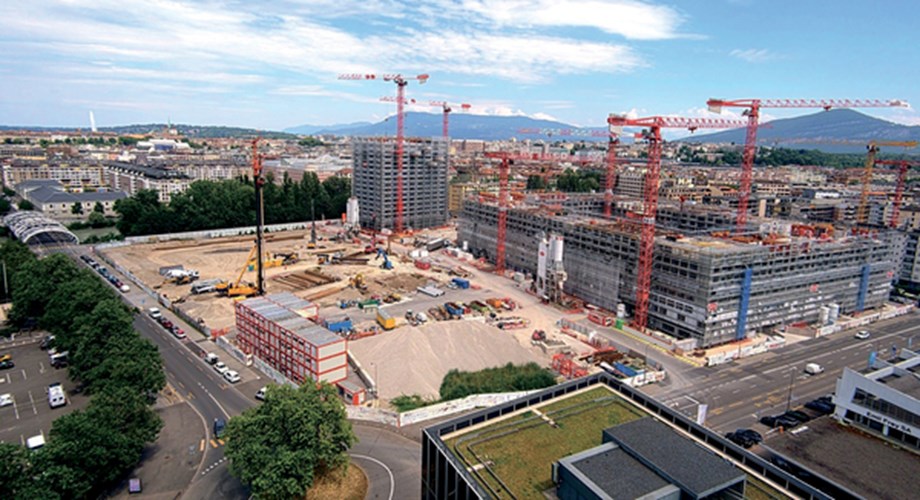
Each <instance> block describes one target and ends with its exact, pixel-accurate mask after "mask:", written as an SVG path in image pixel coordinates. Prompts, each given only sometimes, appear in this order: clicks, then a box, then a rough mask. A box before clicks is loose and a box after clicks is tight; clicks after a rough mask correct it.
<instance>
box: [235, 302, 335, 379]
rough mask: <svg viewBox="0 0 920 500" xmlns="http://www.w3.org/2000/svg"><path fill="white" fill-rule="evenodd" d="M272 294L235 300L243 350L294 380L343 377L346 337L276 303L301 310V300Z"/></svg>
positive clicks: (238, 337)
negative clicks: (277, 297) (291, 299)
mask: <svg viewBox="0 0 920 500" xmlns="http://www.w3.org/2000/svg"><path fill="white" fill-rule="evenodd" d="M275 297H276V296H273V295H269V296H266V297H264V298H263V297H259V298H254V299H248V300H244V301H241V302H237V303H236V326H237V330H238V332H239V334H238V336H237V340H238V342H239V345H240V348H241V349H242V350H243V352H245V353H247V354H252V355H253V356H256V357H258V358H259V359H261V360H262V361H265V362H266V363H267V364H268V365H269V366H271V367H272V368H274V369H276V370H278V371H279V372H280V373H282V374H284V375H285V376H286V377H288V378H289V379H291V380H292V381H294V382H296V383H304V382H306V381H307V380H313V381H320V380H321V381H325V382H329V383H331V384H334V383H336V382H339V381H342V380H345V378H346V376H347V365H348V362H347V355H346V340H345V339H343V338H341V337H339V336H338V335H335V334H334V333H332V332H330V331H329V330H327V329H325V328H323V327H321V326H319V325H316V324H314V323H312V322H310V321H307V320H306V319H305V318H304V317H303V316H301V315H300V314H298V313H297V312H295V311H292V310H290V309H287V308H285V307H283V306H282V305H280V304H279V302H281V303H289V304H294V305H295V306H297V307H299V309H298V310H299V311H304V310H306V309H305V308H303V307H302V306H303V304H302V303H300V302H293V301H290V300H289V299H286V298H284V297H282V299H281V300H280V301H278V300H273V299H275ZM292 297H293V295H292ZM295 298H296V297H295ZM298 300H299V299H298ZM302 302H306V301H302ZM307 304H309V303H307Z"/></svg>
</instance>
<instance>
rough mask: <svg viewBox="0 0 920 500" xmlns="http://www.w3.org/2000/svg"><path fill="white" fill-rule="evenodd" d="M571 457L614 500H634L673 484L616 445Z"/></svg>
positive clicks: (576, 467)
mask: <svg viewBox="0 0 920 500" xmlns="http://www.w3.org/2000/svg"><path fill="white" fill-rule="evenodd" d="M579 457H583V458H579ZM568 458H569V459H570V460H571V466H572V467H574V468H575V469H576V470H577V471H578V472H581V474H582V475H584V476H585V478H587V479H589V480H590V481H591V482H592V483H594V486H596V487H597V488H598V489H599V490H600V491H602V492H603V493H604V494H606V495H607V496H609V497H610V498H612V499H614V500H619V499H623V500H633V499H635V498H640V497H643V496H645V495H648V494H649V493H652V492H653V491H657V490H660V489H662V488H665V487H667V486H668V485H670V484H671V483H669V482H667V481H665V480H664V478H662V477H661V476H659V475H658V474H656V473H655V471H653V470H652V469H649V468H648V467H646V466H645V465H644V464H642V462H640V461H638V460H636V459H635V458H633V457H632V456H630V455H629V454H628V453H626V452H625V451H624V450H623V449H622V448H620V447H619V446H617V445H615V444H613V443H607V444H604V445H601V446H599V447H597V448H592V449H590V450H587V451H586V452H583V453H579V454H578V455H576V456H572V457H568Z"/></svg>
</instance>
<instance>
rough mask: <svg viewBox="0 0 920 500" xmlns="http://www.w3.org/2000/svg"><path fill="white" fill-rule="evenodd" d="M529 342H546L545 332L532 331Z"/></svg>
mask: <svg viewBox="0 0 920 500" xmlns="http://www.w3.org/2000/svg"><path fill="white" fill-rule="evenodd" d="M530 340H532V341H534V342H543V341H544V340H546V332H544V331H543V330H534V331H533V334H531V336H530Z"/></svg>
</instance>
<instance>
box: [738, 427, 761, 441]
mask: <svg viewBox="0 0 920 500" xmlns="http://www.w3.org/2000/svg"><path fill="white" fill-rule="evenodd" d="M735 434H738V435H742V436H745V437H747V438H749V439H750V440H751V441H754V442H755V443H762V442H763V436H761V435H760V433H759V432H757V431H755V430H753V429H737V430H736V431H735Z"/></svg>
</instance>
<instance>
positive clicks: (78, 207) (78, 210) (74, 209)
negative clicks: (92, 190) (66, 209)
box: [70, 201, 83, 215]
mask: <svg viewBox="0 0 920 500" xmlns="http://www.w3.org/2000/svg"><path fill="white" fill-rule="evenodd" d="M70 213H72V214H74V215H83V204H82V203H80V202H76V201H75V202H74V203H73V205H71V206H70Z"/></svg>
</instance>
